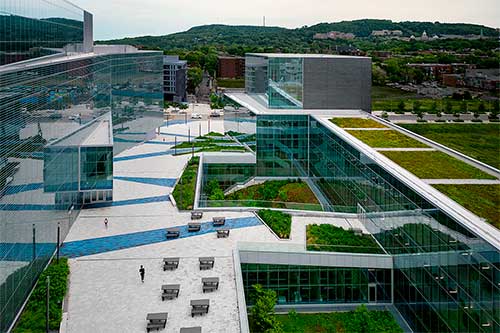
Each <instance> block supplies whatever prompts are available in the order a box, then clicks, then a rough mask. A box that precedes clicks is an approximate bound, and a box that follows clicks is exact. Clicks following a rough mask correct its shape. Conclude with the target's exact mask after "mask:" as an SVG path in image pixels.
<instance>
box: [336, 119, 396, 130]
mask: <svg viewBox="0 0 500 333" xmlns="http://www.w3.org/2000/svg"><path fill="white" fill-rule="evenodd" d="M330 121H331V122H332V123H334V124H335V125H337V126H339V127H342V128H386V127H387V126H385V125H383V124H381V123H379V122H378V121H375V120H373V119H369V118H332V119H330Z"/></svg>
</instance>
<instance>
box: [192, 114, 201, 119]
mask: <svg viewBox="0 0 500 333" xmlns="http://www.w3.org/2000/svg"><path fill="white" fill-rule="evenodd" d="M201 118H202V116H201V114H199V113H192V114H191V119H201Z"/></svg>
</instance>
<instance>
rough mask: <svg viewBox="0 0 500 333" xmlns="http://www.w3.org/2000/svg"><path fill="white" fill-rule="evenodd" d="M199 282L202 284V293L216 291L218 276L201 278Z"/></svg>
mask: <svg viewBox="0 0 500 333" xmlns="http://www.w3.org/2000/svg"><path fill="white" fill-rule="evenodd" d="M201 283H202V284H203V293H205V292H211V291H216V290H217V289H219V278H218V277H207V278H202V279H201Z"/></svg>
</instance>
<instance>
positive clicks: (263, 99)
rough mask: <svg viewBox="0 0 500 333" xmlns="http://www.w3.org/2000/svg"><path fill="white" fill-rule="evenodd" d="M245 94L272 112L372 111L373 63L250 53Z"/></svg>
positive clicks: (340, 57) (295, 55)
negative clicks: (282, 110) (316, 110)
mask: <svg viewBox="0 0 500 333" xmlns="http://www.w3.org/2000/svg"><path fill="white" fill-rule="evenodd" d="M245 61H246V63H245V67H246V68H245V70H246V72H245V80H246V81H245V90H246V93H247V94H249V95H252V96H253V97H254V98H255V100H257V101H259V102H260V103H262V104H263V105H264V106H265V107H267V108H269V109H286V110H293V109H299V110H300V109H306V110H314V109H318V110H320V109H321V110H324V109H332V110H335V109H351V110H354V109H355V110H363V111H367V112H369V111H370V110H371V96H370V87H371V59H370V58H366V57H349V56H337V55H322V54H319V55H318V54H284V53H279V54H272V53H270V54H267V53H266V54H263V53H250V54H247V56H246V60H245Z"/></svg>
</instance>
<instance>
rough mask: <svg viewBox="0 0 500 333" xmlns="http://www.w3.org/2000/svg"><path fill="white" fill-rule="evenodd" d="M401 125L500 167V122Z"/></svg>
mask: <svg viewBox="0 0 500 333" xmlns="http://www.w3.org/2000/svg"><path fill="white" fill-rule="evenodd" d="M401 126H403V127H405V128H407V129H409V130H410V131H412V132H415V133H417V134H420V135H423V136H425V137H426V138H429V139H431V140H434V141H436V142H439V143H441V144H443V145H445V146H448V147H450V148H452V149H455V150H458V151H460V152H462V153H464V154H466V155H468V156H470V157H472V158H475V159H478V160H480V161H481V162H484V163H487V164H489V165H491V166H494V167H496V168H500V150H499V149H500V148H499V147H500V124H401Z"/></svg>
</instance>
